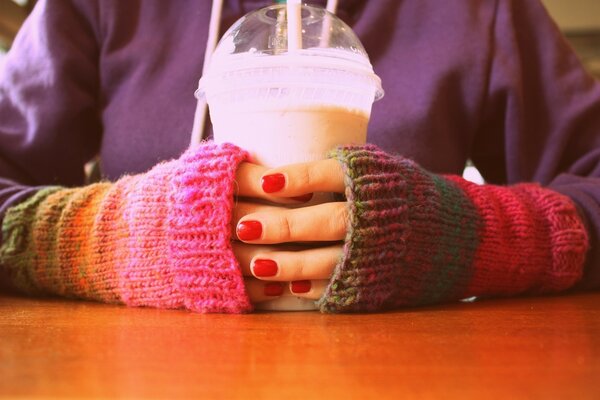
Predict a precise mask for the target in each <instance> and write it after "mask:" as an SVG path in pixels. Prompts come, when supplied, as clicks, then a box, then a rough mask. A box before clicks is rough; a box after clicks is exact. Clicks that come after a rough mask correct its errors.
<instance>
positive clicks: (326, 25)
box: [319, 0, 338, 48]
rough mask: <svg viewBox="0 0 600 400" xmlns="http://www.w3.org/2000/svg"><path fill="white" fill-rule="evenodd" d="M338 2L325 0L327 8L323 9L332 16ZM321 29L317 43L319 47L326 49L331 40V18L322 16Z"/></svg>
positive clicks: (336, 0)
mask: <svg viewBox="0 0 600 400" xmlns="http://www.w3.org/2000/svg"><path fill="white" fill-rule="evenodd" d="M337 5H338V0H327V7H326V8H325V9H326V10H327V11H329V12H330V13H332V14H335V12H336V11H337ZM323 18H324V21H323V28H322V30H321V40H320V41H319V47H322V48H328V47H329V39H331V17H330V16H329V15H324V16H323Z"/></svg>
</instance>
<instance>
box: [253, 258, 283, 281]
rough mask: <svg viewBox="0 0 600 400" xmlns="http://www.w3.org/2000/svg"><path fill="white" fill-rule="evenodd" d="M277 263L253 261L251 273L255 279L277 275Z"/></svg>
mask: <svg viewBox="0 0 600 400" xmlns="http://www.w3.org/2000/svg"><path fill="white" fill-rule="evenodd" d="M277 269H278V268H277V263H276V262H275V261H273V260H260V259H259V260H254V264H252V273H253V274H254V276H257V277H261V278H262V277H266V276H275V275H277Z"/></svg>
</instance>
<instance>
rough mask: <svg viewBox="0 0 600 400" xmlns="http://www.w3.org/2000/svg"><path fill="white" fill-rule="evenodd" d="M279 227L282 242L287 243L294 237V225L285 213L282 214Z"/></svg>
mask: <svg viewBox="0 0 600 400" xmlns="http://www.w3.org/2000/svg"><path fill="white" fill-rule="evenodd" d="M278 226H279V237H278V239H279V240H280V241H283V242H286V241H288V240H290V239H291V238H292V237H294V224H293V222H292V221H291V220H290V218H288V216H287V215H286V214H285V213H281V214H280V216H279V224H278Z"/></svg>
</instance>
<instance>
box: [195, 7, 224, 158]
mask: <svg viewBox="0 0 600 400" xmlns="http://www.w3.org/2000/svg"><path fill="white" fill-rule="evenodd" d="M222 9H223V0H213V2H212V9H211V12H210V23H209V25H208V39H207V40H206V49H205V51H204V65H203V66H202V75H204V74H205V73H206V71H207V70H208V66H209V65H210V59H211V57H212V54H213V53H214V51H215V48H216V47H217V42H218V40H219V30H220V28H221V10H222ZM206 111H207V105H206V96H204V97H202V98H200V99H198V102H197V103H196V112H195V113H194V125H193V126H192V137H191V140H190V147H195V146H197V145H199V144H200V141H201V140H202V135H203V133H204V125H205V123H206Z"/></svg>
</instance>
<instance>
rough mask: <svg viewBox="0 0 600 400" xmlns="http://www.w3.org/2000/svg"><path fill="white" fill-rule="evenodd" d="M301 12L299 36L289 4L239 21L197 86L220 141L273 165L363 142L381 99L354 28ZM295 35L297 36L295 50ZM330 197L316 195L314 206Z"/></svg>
mask: <svg viewBox="0 0 600 400" xmlns="http://www.w3.org/2000/svg"><path fill="white" fill-rule="evenodd" d="M300 11H301V12H299V13H298V17H297V18H298V21H297V22H298V31H297V32H296V33H297V35H289V34H288V33H289V32H287V29H288V28H287V27H288V26H291V25H290V24H286V18H287V14H286V6H285V5H275V6H270V7H265V8H263V9H260V10H257V11H255V12H252V13H250V14H248V15H246V16H244V17H243V18H241V19H240V20H239V21H237V22H236V23H235V24H234V25H233V26H232V27H231V28H230V29H229V30H228V31H227V33H225V35H224V36H223V39H221V41H220V42H219V45H218V46H217V49H216V50H215V52H214V54H213V56H212V59H211V64H210V66H209V69H208V71H207V73H206V74H205V75H204V76H203V77H202V78H201V79H200V83H199V88H198V90H197V91H196V95H197V96H206V99H207V101H208V106H209V112H210V118H211V121H212V124H213V132H214V140H215V142H217V143H225V142H229V143H233V144H236V145H238V146H239V147H241V148H243V149H244V150H247V151H248V152H249V153H250V156H251V161H252V162H254V163H256V164H261V165H264V166H267V167H278V166H281V165H287V164H293V163H300V162H307V161H315V160H320V159H324V158H325V157H326V156H327V153H328V152H329V151H330V150H332V149H334V148H335V147H337V146H339V145H346V144H363V143H365V142H366V137H367V125H368V122H369V117H370V114H371V107H372V104H373V102H374V101H376V100H378V99H380V98H381V97H382V96H383V90H382V88H381V80H380V79H379V77H377V75H375V74H374V72H373V68H372V66H371V63H370V61H369V58H368V56H367V53H366V51H365V50H364V48H363V46H362V44H361V43H360V41H359V40H358V38H357V37H356V35H355V34H354V32H353V31H352V29H351V28H350V27H349V26H347V25H346V24H345V23H344V22H343V21H341V20H340V19H339V18H337V17H336V16H335V15H333V14H331V13H329V12H327V11H325V10H324V9H322V8H319V7H312V6H307V5H303V6H302V7H301V9H300ZM289 37H296V39H295V40H294V41H295V43H296V44H294V48H292V44H291V43H290V46H289V47H290V48H288V38H289ZM298 43H300V45H299V46H298ZM331 198H332V197H331V195H328V194H315V196H314V197H313V200H311V204H314V203H315V202H323V201H328V200H330V199H331ZM257 308H259V309H271V310H306V309H315V303H314V302H313V301H309V300H305V299H301V298H297V297H295V296H293V295H291V294H289V293H288V294H287V295H284V296H282V297H281V298H278V299H276V300H273V301H269V302H265V303H261V304H260V305H258V306H257Z"/></svg>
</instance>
